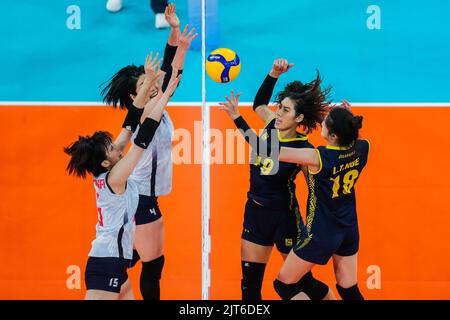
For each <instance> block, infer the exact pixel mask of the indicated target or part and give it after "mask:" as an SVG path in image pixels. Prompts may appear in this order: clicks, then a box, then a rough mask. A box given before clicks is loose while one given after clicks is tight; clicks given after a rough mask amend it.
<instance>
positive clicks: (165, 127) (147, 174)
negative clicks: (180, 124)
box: [130, 111, 174, 197]
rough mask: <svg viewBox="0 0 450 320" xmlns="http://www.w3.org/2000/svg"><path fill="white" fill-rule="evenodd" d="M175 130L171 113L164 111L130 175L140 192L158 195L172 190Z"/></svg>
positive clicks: (137, 130)
mask: <svg viewBox="0 0 450 320" xmlns="http://www.w3.org/2000/svg"><path fill="white" fill-rule="evenodd" d="M139 129H140V127H139V128H137V129H136V131H135V133H134V134H133V136H132V138H131V141H133V140H134V138H135V137H136V135H137V133H138V132H139ZM173 131H174V127H173V124H172V120H171V119H170V117H169V113H168V112H167V111H164V113H163V116H162V118H161V122H160V124H159V127H158V129H157V130H156V132H155V136H154V137H153V140H152V142H151V143H150V145H149V147H148V148H147V149H146V150H145V151H144V153H143V154H142V156H141V159H140V160H139V162H138V164H137V165H136V168H135V169H134V170H133V172H132V173H131V175H130V178H132V179H133V180H134V181H136V182H137V183H138V188H139V194H142V195H145V196H155V197H158V196H163V195H166V194H169V193H170V192H171V191H172V138H173Z"/></svg>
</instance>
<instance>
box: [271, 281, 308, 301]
mask: <svg viewBox="0 0 450 320" xmlns="http://www.w3.org/2000/svg"><path fill="white" fill-rule="evenodd" d="M273 287H274V289H275V291H276V293H278V295H279V296H280V298H281V299H283V300H291V299H292V298H293V297H295V296H296V295H297V294H299V293H300V292H302V289H301V288H300V287H299V286H298V283H292V284H286V283H284V282H281V281H280V280H278V279H275V281H274V282H273Z"/></svg>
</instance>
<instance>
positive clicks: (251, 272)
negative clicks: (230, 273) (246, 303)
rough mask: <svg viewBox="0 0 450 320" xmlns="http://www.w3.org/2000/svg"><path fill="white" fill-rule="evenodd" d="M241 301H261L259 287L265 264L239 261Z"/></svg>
mask: <svg viewBox="0 0 450 320" xmlns="http://www.w3.org/2000/svg"><path fill="white" fill-rule="evenodd" d="M241 267H242V280H241V291H242V300H261V299H262V296H261V287H262V282H263V279H264V271H265V270H266V264H265V263H257V262H248V261H241Z"/></svg>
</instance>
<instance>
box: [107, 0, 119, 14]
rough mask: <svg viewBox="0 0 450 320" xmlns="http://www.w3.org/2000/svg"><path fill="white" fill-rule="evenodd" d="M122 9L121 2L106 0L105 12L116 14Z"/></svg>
mask: <svg viewBox="0 0 450 320" xmlns="http://www.w3.org/2000/svg"><path fill="white" fill-rule="evenodd" d="M120 9H122V0H108V2H107V3H106V10H108V11H109V12H117V11H120Z"/></svg>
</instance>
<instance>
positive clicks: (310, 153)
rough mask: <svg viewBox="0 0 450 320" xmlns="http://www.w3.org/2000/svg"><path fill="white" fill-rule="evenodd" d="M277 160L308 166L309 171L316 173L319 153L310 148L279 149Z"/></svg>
mask: <svg viewBox="0 0 450 320" xmlns="http://www.w3.org/2000/svg"><path fill="white" fill-rule="evenodd" d="M279 160H280V161H283V162H291V163H299V164H302V165H305V166H308V168H309V169H310V170H311V171H317V170H318V169H319V168H320V157H319V153H318V151H317V150H316V149H312V148H288V147H281V149H280V156H279Z"/></svg>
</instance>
